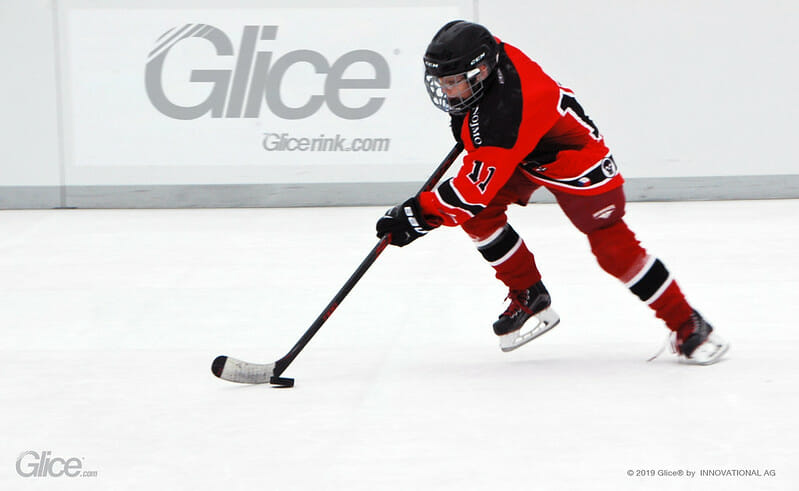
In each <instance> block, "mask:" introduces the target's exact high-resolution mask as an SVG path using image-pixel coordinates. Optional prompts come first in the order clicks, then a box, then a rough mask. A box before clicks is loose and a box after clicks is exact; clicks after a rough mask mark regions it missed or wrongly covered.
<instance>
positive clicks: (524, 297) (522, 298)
mask: <svg viewBox="0 0 799 491" xmlns="http://www.w3.org/2000/svg"><path fill="white" fill-rule="evenodd" d="M505 300H510V305H508V308H507V309H506V310H505V313H503V314H502V315H506V316H508V317H513V316H514V315H516V314H517V313H518V312H519V311H523V312H525V313H527V314H530V315H533V314H534V312H533V311H532V310H530V308H529V307H528V306H527V303H526V302H527V301H528V300H530V291H529V290H511V291H510V292H509V293H508V296H507V297H505Z"/></svg>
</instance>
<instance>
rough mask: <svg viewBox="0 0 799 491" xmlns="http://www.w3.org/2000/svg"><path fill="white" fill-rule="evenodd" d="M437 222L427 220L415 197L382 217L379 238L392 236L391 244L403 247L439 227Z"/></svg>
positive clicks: (378, 223) (379, 221)
mask: <svg viewBox="0 0 799 491" xmlns="http://www.w3.org/2000/svg"><path fill="white" fill-rule="evenodd" d="M437 221H438V220H429V221H428V220H425V219H424V217H423V216H422V208H421V207H420V206H419V200H417V199H416V198H415V197H413V198H410V199H409V200H407V201H406V202H404V203H402V204H401V205H397V206H395V207H394V208H391V209H390V210H388V211H387V212H386V214H385V215H383V216H382V217H380V219H379V220H378V221H377V236H378V237H380V238H381V239H382V238H383V237H384V236H385V235H386V234H391V244H392V245H395V246H400V247H402V246H405V245H408V244H410V243H411V242H413V241H414V240H416V239H418V238H419V237H421V236H422V235H425V234H426V233H427V232H428V231H430V230H433V229H434V228H436V227H437V226H439V225H440V223H436V222H437Z"/></svg>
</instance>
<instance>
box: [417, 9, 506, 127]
mask: <svg viewBox="0 0 799 491" xmlns="http://www.w3.org/2000/svg"><path fill="white" fill-rule="evenodd" d="M498 56H499V47H498V45H497V41H496V40H495V39H494V36H492V35H491V33H490V32H489V31H488V29H486V28H485V27H483V26H481V25H480V24H474V23H472V22H467V21H464V20H454V21H452V22H448V23H447V24H446V25H445V26H444V27H442V28H441V29H439V31H438V32H437V33H436V35H435V36H433V40H432V41H430V44H429V45H428V46H427V51H426V52H425V54H424V69H425V85H426V86H427V92H428V94H429V95H430V99H431V100H432V101H433V104H435V105H436V106H437V107H438V108H439V109H442V110H443V111H446V112H449V113H453V114H458V113H464V112H466V111H468V110H469V108H471V107H472V106H474V105H475V104H477V102H478V101H479V100H480V98H481V97H482V96H483V93H484V92H485V89H486V86H487V83H488V81H489V80H490V78H489V77H491V75H492V74H493V72H494V68H496V66H497V58H498Z"/></svg>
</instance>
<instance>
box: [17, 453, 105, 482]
mask: <svg viewBox="0 0 799 491" xmlns="http://www.w3.org/2000/svg"><path fill="white" fill-rule="evenodd" d="M52 455H53V453H52V452H50V451H49V450H45V451H42V453H41V454H40V453H37V452H34V451H33V450H28V451H27V452H22V453H21V454H20V455H19V457H17V474H19V475H20V476H21V477H61V476H67V477H78V476H83V477H97V471H84V470H83V461H82V460H81V459H79V458H77V457H72V458H69V459H64V458H61V457H52Z"/></svg>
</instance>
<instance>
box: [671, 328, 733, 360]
mask: <svg viewBox="0 0 799 491" xmlns="http://www.w3.org/2000/svg"><path fill="white" fill-rule="evenodd" d="M729 349H730V343H728V342H726V341H724V340H723V339H721V338H719V337H718V336H715V335H714V334H711V335H710V337H709V338H708V339H707V341H705V342H704V343H702V344H701V345H699V347H697V348H696V351H694V353H693V354H692V355H691V358H686V357H685V356H682V355H681V356H680V357H679V358H678V360H679V362H680V363H684V364H687V365H712V364H714V363H716V362H717V361H719V360H721V358H722V357H723V356H724V355H725V354H726V353H727V351H728V350H729Z"/></svg>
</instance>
